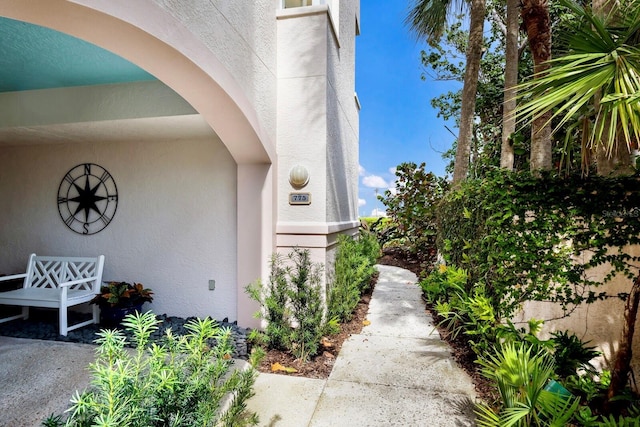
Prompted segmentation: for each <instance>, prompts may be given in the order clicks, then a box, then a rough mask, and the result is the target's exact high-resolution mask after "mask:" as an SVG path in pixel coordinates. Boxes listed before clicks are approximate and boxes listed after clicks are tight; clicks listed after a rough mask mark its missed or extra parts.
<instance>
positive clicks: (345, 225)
mask: <svg viewBox="0 0 640 427" xmlns="http://www.w3.org/2000/svg"><path fill="white" fill-rule="evenodd" d="M359 227H360V222H359V221H345V222H333V223H296V222H286V223H282V222H280V223H278V225H277V238H276V241H277V246H278V248H292V247H305V248H321V249H327V248H330V247H332V246H334V245H335V244H336V243H337V239H338V235H339V234H349V235H355V234H356V233H357V232H358V228H359Z"/></svg>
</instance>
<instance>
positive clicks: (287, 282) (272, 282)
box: [246, 248, 325, 361]
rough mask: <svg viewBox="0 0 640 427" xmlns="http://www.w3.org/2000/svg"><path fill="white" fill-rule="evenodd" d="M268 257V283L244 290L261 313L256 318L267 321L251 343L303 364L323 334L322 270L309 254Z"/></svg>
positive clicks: (303, 252)
mask: <svg viewBox="0 0 640 427" xmlns="http://www.w3.org/2000/svg"><path fill="white" fill-rule="evenodd" d="M286 258H287V260H288V261H289V263H290V264H289V265H285V259H284V258H283V256H282V255H280V254H274V255H273V256H272V257H271V263H270V264H271V273H270V275H269V283H268V285H267V286H266V287H263V284H262V282H261V281H257V282H255V283H253V284H251V285H249V286H247V288H246V290H247V293H248V294H249V296H250V297H251V298H253V299H254V300H256V301H258V302H259V303H260V304H261V306H262V310H261V311H259V312H258V313H256V315H257V316H259V317H262V318H264V319H265V320H266V321H267V325H266V328H265V330H264V332H259V331H254V332H253V333H252V335H251V339H252V340H253V341H254V342H256V343H258V344H264V345H266V346H268V347H271V348H276V349H282V350H287V351H290V352H291V353H292V354H293V355H295V356H296V357H297V358H299V359H301V360H302V361H306V360H308V359H309V357H311V356H314V355H315V354H317V352H318V350H319V345H320V339H321V338H322V333H323V330H324V325H325V324H324V322H323V310H324V307H323V303H322V296H321V294H320V285H321V282H322V279H321V272H322V266H321V265H319V264H314V263H312V262H311V258H310V255H309V250H307V249H305V250H302V249H299V248H295V249H294V250H293V251H292V252H291V253H289V254H288V255H287V257H286Z"/></svg>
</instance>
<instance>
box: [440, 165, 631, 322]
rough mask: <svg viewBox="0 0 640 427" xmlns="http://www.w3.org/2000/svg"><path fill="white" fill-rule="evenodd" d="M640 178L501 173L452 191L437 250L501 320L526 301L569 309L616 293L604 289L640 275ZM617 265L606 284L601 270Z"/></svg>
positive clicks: (443, 211)
mask: <svg viewBox="0 0 640 427" xmlns="http://www.w3.org/2000/svg"><path fill="white" fill-rule="evenodd" d="M639 184H640V177H639V176H633V177H623V178H620V177H617V178H615V179H613V178H603V177H588V178H583V177H579V176H571V177H563V178H559V177H557V176H553V175H551V174H549V175H546V176H543V177H540V178H534V177H532V176H531V175H530V174H528V173H508V172H505V171H495V172H492V173H490V174H489V175H488V176H486V177H485V178H484V179H482V180H468V181H466V182H464V183H463V184H462V185H461V186H460V187H458V188H457V189H455V190H454V191H450V192H448V193H447V194H446V195H445V196H444V198H443V200H442V201H441V203H440V204H439V206H438V209H437V221H438V227H437V229H438V247H439V249H440V251H441V252H442V254H443V255H444V257H445V259H446V260H447V261H448V262H449V263H452V264H454V265H456V266H458V267H461V268H464V269H466V270H467V271H468V272H469V280H468V282H467V287H468V290H470V289H471V288H472V287H473V286H476V285H477V284H481V285H483V286H484V287H485V289H486V291H487V295H488V296H489V297H490V298H491V301H492V304H493V306H494V308H495V311H496V314H497V315H498V316H499V317H500V318H503V319H508V318H510V317H511V316H512V315H513V314H514V313H515V312H516V311H517V310H518V308H519V307H520V305H521V304H522V303H523V302H524V301H527V300H534V301H553V302H556V303H558V304H560V305H561V307H562V308H563V310H565V313H569V312H570V310H571V309H572V308H573V307H575V306H576V305H577V304H581V303H584V302H586V303H589V302H593V301H595V300H597V299H602V298H609V297H621V298H626V294H621V295H609V294H607V293H606V292H602V291H600V290H599V289H598V286H600V285H602V284H604V283H607V282H609V281H611V279H612V278H613V277H616V276H619V275H623V276H625V277H627V278H629V279H630V283H631V281H632V279H633V278H634V277H635V276H636V275H637V274H638V267H639V264H640V263H639V262H638V261H640V257H638V256H633V255H632V254H631V253H630V252H629V247H630V245H637V244H640V186H639ZM602 265H605V266H608V268H609V272H608V274H606V276H605V277H603V278H596V277H595V276H594V275H593V274H592V271H591V270H592V269H593V268H594V267H597V266H602Z"/></svg>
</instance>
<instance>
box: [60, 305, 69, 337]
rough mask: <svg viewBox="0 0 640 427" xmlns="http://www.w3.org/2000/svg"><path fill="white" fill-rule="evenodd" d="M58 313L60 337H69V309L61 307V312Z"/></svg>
mask: <svg viewBox="0 0 640 427" xmlns="http://www.w3.org/2000/svg"><path fill="white" fill-rule="evenodd" d="M58 312H59V313H60V315H59V322H60V335H62V336H65V337H66V336H67V307H66V306H65V305H63V306H62V307H60V310H58Z"/></svg>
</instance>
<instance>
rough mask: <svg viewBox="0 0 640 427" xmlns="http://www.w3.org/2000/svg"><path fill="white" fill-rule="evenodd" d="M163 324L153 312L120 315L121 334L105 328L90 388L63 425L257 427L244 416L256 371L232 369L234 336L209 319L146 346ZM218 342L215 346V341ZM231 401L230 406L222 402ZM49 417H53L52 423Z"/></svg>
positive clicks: (79, 395)
mask: <svg viewBox="0 0 640 427" xmlns="http://www.w3.org/2000/svg"><path fill="white" fill-rule="evenodd" d="M159 323H160V321H158V320H156V317H155V315H154V314H153V313H152V312H146V313H144V314H138V313H137V314H135V315H129V316H127V317H125V321H124V322H123V325H124V326H125V327H126V329H127V330H129V331H131V332H132V334H133V342H134V344H135V351H133V352H132V351H129V350H128V349H126V348H125V346H126V345H127V344H128V343H127V339H126V337H125V335H124V334H123V332H121V331H118V330H103V331H101V332H99V334H98V335H99V338H98V339H97V340H96V342H97V343H98V344H99V347H98V349H97V351H96V353H97V358H96V361H95V362H94V363H93V364H91V366H90V369H91V372H92V378H93V379H92V386H91V387H90V388H89V389H88V390H86V391H84V392H82V393H79V392H76V394H75V396H74V397H73V398H72V399H71V402H72V404H73V406H72V407H71V408H70V409H69V412H70V415H69V418H68V419H67V424H66V425H68V426H78V427H80V426H82V427H84V426H114V427H115V426H118V427H120V426H131V427H136V426H140V427H142V426H145V427H147V426H194V425H201V426H214V425H215V426H218V425H225V426H231V425H233V426H236V425H247V424H257V418H256V417H255V415H250V416H247V415H246V414H245V410H246V408H245V401H246V400H247V399H248V398H249V397H250V396H251V395H252V391H251V387H252V386H253V383H254V380H255V371H253V369H249V370H233V371H231V367H232V364H233V360H232V359H231V351H232V347H231V344H230V336H231V331H230V330H229V329H224V328H220V327H218V326H217V325H216V324H215V322H214V321H213V320H211V319H205V320H193V321H190V322H188V323H187V324H186V325H185V328H186V329H187V330H188V331H189V333H188V334H187V335H185V336H180V337H177V336H173V335H172V334H171V331H170V330H169V331H167V335H166V342H165V343H164V344H157V343H152V344H149V337H150V336H151V334H152V333H153V332H154V331H155V330H157V329H158V324H159ZM214 340H215V344H214V345H212V344H213V343H214ZM227 397H231V399H232V400H231V403H230V405H229V406H228V408H226V409H225V408H223V402H224V401H225V398H227ZM50 418H51V417H50Z"/></svg>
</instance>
